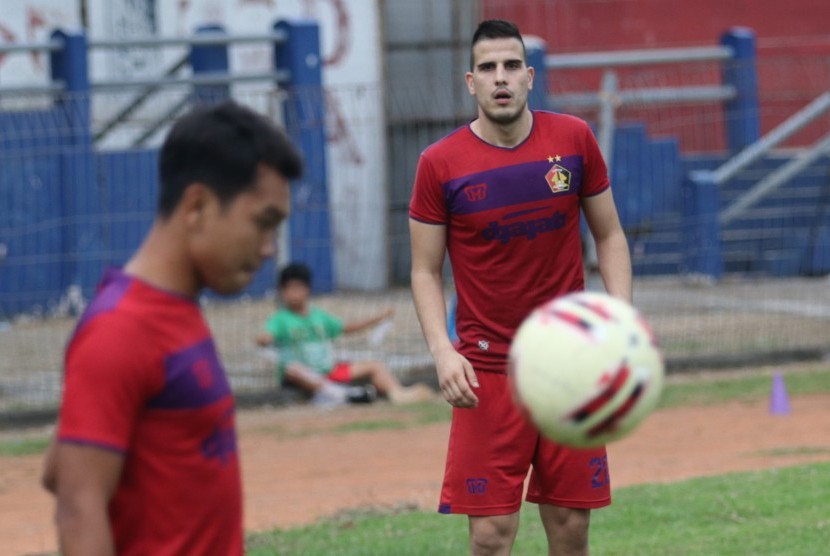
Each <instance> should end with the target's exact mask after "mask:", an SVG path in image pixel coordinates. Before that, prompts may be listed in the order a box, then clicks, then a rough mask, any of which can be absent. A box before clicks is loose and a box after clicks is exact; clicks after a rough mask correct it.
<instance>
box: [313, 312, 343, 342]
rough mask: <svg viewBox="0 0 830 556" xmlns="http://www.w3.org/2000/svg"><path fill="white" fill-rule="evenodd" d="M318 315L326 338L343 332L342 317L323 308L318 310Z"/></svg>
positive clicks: (335, 336) (334, 336) (331, 337)
mask: <svg viewBox="0 0 830 556" xmlns="http://www.w3.org/2000/svg"><path fill="white" fill-rule="evenodd" d="M319 315H320V320H321V321H322V323H323V328H324V329H325V331H326V337H327V338H329V339H333V338H337V337H338V336H340V335H341V334H342V333H343V327H344V326H345V323H344V322H343V319H341V318H340V317H337V316H335V315H332V314H331V313H329V312H326V311H323V310H320V313H319Z"/></svg>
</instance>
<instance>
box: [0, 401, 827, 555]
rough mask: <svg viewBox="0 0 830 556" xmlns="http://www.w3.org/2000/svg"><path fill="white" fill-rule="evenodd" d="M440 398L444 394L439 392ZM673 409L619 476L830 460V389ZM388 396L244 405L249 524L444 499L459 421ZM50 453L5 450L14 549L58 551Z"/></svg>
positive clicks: (635, 439) (1, 483) (5, 547)
mask: <svg viewBox="0 0 830 556" xmlns="http://www.w3.org/2000/svg"><path fill="white" fill-rule="evenodd" d="M438 403H440V402H438ZM791 404H792V414H791V415H786V416H775V415H770V414H769V412H768V408H767V404H766V402H765V401H764V402H754V403H729V404H724V405H717V406H707V407H685V408H677V409H668V410H662V411H658V412H656V413H655V414H654V415H652V416H651V417H650V418H649V419H648V420H647V421H646V422H645V423H644V424H643V425H642V426H641V427H640V429H638V430H637V431H636V432H635V433H634V434H633V435H632V436H630V437H629V438H626V439H625V440H623V441H620V442H618V443H616V444H614V445H612V446H611V447H610V448H609V452H610V457H611V465H612V468H611V472H612V481H613V483H614V486H615V487H617V488H618V487H622V486H627V485H632V484H637V483H643V482H650V483H653V482H671V481H678V480H682V479H687V478H690V477H698V476H706V475H718V474H722V473H725V472H729V471H747V470H755V469H767V468H771V467H783V466H788V465H795V464H799V463H807V462H814V461H830V437H828V436H827V435H822V434H818V433H817V431H825V430H828V429H829V428H830V411H829V410H828V408H830V395H814V396H799V397H794V398H793V399H792V400H791ZM419 419H420V417H419V416H418V414H417V413H415V412H412V411H406V410H401V409H399V408H395V407H392V406H390V405H388V404H376V405H374V406H367V407H347V408H342V409H338V410H336V411H332V412H325V413H321V412H320V411H317V410H314V409H313V408H310V407H292V408H284V409H270V410H269V409H263V410H256V411H242V412H240V415H239V430H240V450H241V454H242V466H243V474H244V488H245V527H246V529H248V530H263V529H269V528H274V527H281V528H287V527H294V526H298V525H303V524H308V523H312V522H314V521H315V520H317V519H320V518H323V517H326V516H331V515H333V514H336V513H338V512H340V511H343V510H347V509H354V508H361V507H394V508H399V507H402V506H403V507H416V508H422V509H427V510H431V509H433V508H435V507H436V504H437V497H438V491H439V488H440V483H441V477H442V473H443V463H444V455H445V450H446V441H447V434H448V430H449V425H448V423H446V422H440V423H432V424H419ZM40 466H41V456H25V457H0V539H2V549H0V552H2V553H3V554H32V553H42V552H49V551H54V550H55V547H56V543H55V539H54V529H53V525H52V500H51V499H50V497H49V496H48V495H46V494H45V493H44V492H43V491H41V490H40V489H39V487H38V486H37V483H38V476H39V473H40Z"/></svg>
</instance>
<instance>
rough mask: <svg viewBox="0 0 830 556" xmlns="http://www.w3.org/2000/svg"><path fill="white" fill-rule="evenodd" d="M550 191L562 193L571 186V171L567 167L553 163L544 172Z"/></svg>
mask: <svg viewBox="0 0 830 556" xmlns="http://www.w3.org/2000/svg"><path fill="white" fill-rule="evenodd" d="M545 181H547V182H548V186H549V187H550V190H551V193H562V192H563V191H567V190H569V189H570V188H571V172H570V170H568V169H567V168H565V167H563V166H560V165H559V164H554V165H553V166H551V168H550V170H548V173H547V174H545Z"/></svg>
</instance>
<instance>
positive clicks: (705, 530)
mask: <svg viewBox="0 0 830 556" xmlns="http://www.w3.org/2000/svg"><path fill="white" fill-rule="evenodd" d="M828 492H830V464H826V463H825V464H813V465H804V466H798V467H790V468H787V469H779V470H769V471H763V472H754V473H735V474H729V475H722V476H719V477H711V478H703V479H693V480H689V481H684V482H680V483H674V484H666V485H643V486H636V487H629V488H623V489H619V490H618V491H615V493H614V504H613V505H612V506H611V507H609V508H606V509H603V510H600V511H597V512H594V514H593V517H592V533H591V554H593V555H594V556H598V555H599V556H601V555H609V556H628V555H631V556H646V555H655V556H667V555H671V556H692V555H695V556H747V555H752V556H773V555H775V556H801V555H803V556H815V555H818V554H826V553H827V547H828V546H830V499H828V496H827V493H828ZM467 550H468V548H467V535H466V518H465V517H463V516H442V515H438V514H435V513H433V512H420V511H405V510H402V511H401V512H399V513H388V512H387V513H385V514H371V513H363V514H360V513H351V514H344V515H342V516H340V517H338V518H337V519H334V520H330V521H327V522H324V523H320V524H317V525H314V526H311V527H305V528H301V529H292V530H288V531H273V532H270V533H265V534H260V535H253V536H251V537H249V540H248V554H250V555H252V556H253V555H259V556H265V555H274V554H303V555H304V556H312V555H320V556H322V555H329V554H338V555H342V556H358V555H388V554H395V555H398V556H407V555H411V556H421V555H424V554H429V555H432V556H439V555H445V554H446V555H455V554H465V553H467ZM546 550H547V548H546V543H545V535H544V531H543V530H542V526H541V524H540V522H539V520H538V518H537V515H536V510H535V508H534V507H533V505H526V506H525V508H524V509H523V511H522V518H521V525H520V533H519V538H518V539H517V541H516V545H515V547H514V552H513V554H514V555H516V556H521V555H538V554H544V553H545V552H546Z"/></svg>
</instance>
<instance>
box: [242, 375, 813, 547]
mask: <svg viewBox="0 0 830 556" xmlns="http://www.w3.org/2000/svg"><path fill="white" fill-rule="evenodd" d="M771 372H772V370H767V371H765V372H762V373H758V372H754V373H752V374H747V373H737V374H731V375H717V374H714V375H703V376H691V377H678V379H677V380H672V381H671V383H670V384H668V385H667V387H666V389H665V392H664V396H663V398H662V400H661V407H663V408H670V407H679V406H688V405H706V404H720V403H724V402H730V401H732V402H734V401H739V402H744V401H745V402H757V401H759V400H762V399H764V398H765V397H766V396H768V395H769V391H770V383H771ZM786 385H787V389H788V391H789V392H790V394H795V395H798V394H809V393H822V392H830V370H828V369H827V367H826V364H825V365H820V366H815V367H813V368H808V369H806V370H803V371H800V372H791V373H787V374H786ZM411 411H413V412H415V413H417V415H416V416H415V418H414V419H413V420H412V422H413V423H419V422H432V421H434V420H439V419H442V418H449V412H447V411H444V410H441V409H440V408H435V407H434V406H424V407H419V408H412V409H411ZM386 426H389V427H396V428H398V427H403V426H405V425H401V424H400V423H399V422H398V423H395V424H392V423H386V422H383V421H363V422H359V423H352V424H350V425H349V429H348V430H373V429H378V428H384V427H386ZM816 433H817V434H823V433H822V432H820V431H816ZM759 434H763V432H762V431H759ZM828 492H830V464H828V463H822V464H810V465H802V466H797V467H790V468H785V469H771V470H766V471H762V472H750V473H733V474H727V475H721V476H718V477H709V478H699V479H692V480H688V481H683V482H677V483H672V484H659V485H641V486H633V487H627V488H621V489H618V490H615V491H614V504H613V505H612V506H611V507H609V508H606V509H603V510H601V511H597V512H595V513H594V515H593V519H592V523H593V525H592V536H591V553H592V554H593V555H595V556H596V555H606V554H607V555H613V556H622V555H632V556H634V555H637V556H639V555H660V556H663V555H671V556H685V555H701V556H703V555H705V556H729V555H735V556H738V555H741V556H743V555H753V556H754V555H759V556H765V555H770V556H772V555H786V556H790V555H792V556H796V555H816V554H824V553H826V551H827V547H828V546H830V497H828V496H827V493H828ZM466 531H467V527H466V517H464V516H443V515H438V514H436V513H434V512H431V511H428V512H424V511H416V510H413V509H411V508H406V507H404V508H399V509H397V510H385V511H383V512H373V511H359V512H347V513H344V514H340V515H338V516H337V517H336V518H333V519H330V520H326V521H322V522H320V523H318V524H315V525H313V526H308V527H303V528H297V529H289V530H275V531H271V532H268V533H261V534H256V535H251V536H250V537H249V539H248V548H249V550H248V553H249V554H252V555H262V556H264V555H273V554H303V555H315V554H319V555H323V554H338V555H344V556H351V555H386V554H395V555H402V556H405V555H412V556H415V555H423V554H430V555H444V554H447V555H450V554H465V553H467V551H468V545H467V532H466ZM545 552H546V543H545V535H544V531H543V530H542V527H541V524H540V523H539V520H538V517H537V514H536V509H535V507H534V506H533V505H527V506H526V508H525V509H524V510H523V512H522V519H521V527H520V533H519V537H518V539H517V541H516V545H515V550H514V554H516V555H531V554H533V555H535V554H544V553H545Z"/></svg>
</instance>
